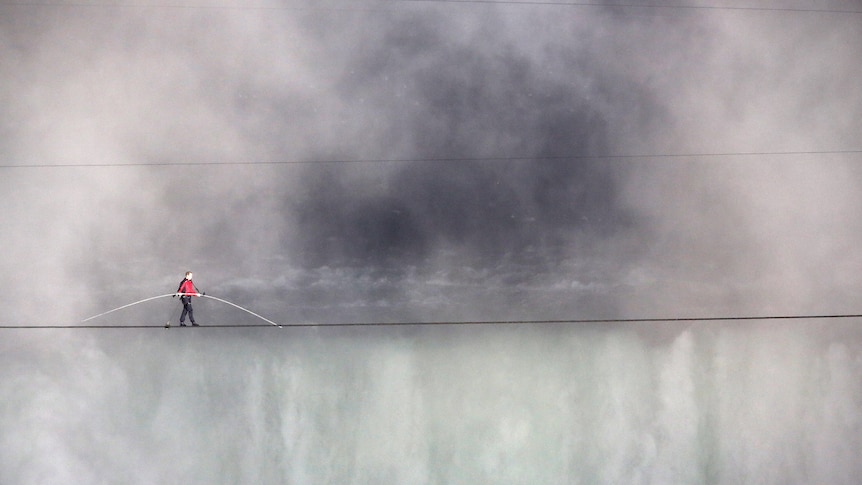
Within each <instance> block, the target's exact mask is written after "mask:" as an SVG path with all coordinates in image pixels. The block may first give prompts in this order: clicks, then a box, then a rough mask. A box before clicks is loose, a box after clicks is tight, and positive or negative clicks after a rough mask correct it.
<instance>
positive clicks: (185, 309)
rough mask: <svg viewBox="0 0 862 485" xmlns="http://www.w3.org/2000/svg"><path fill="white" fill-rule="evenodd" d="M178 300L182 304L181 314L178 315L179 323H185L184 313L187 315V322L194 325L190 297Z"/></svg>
mask: <svg viewBox="0 0 862 485" xmlns="http://www.w3.org/2000/svg"><path fill="white" fill-rule="evenodd" d="M180 300H182V302H183V313H182V314H181V315H180V323H183V322H185V321H186V313H188V314H189V320H190V321H191V322H192V323H195V313H194V310H192V297H190V296H182V297H180Z"/></svg>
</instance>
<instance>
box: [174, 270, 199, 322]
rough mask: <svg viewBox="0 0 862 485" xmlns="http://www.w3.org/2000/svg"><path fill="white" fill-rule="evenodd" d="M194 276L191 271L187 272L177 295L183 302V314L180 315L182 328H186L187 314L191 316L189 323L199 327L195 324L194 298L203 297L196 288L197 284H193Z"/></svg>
mask: <svg viewBox="0 0 862 485" xmlns="http://www.w3.org/2000/svg"><path fill="white" fill-rule="evenodd" d="M192 276H194V275H193V274H192V272H191V271H187V272H186V277H185V278H184V279H183V280H182V281H180V287H179V288H177V294H176V295H174V296H177V295H179V297H180V300H181V301H182V302H183V313H182V314H181V315H180V326H181V327H185V326H186V314H188V316H189V321H191V322H192V326H193V327H199V326H200V325H198V324H197V323H195V314H194V310H192V297H193V296H201V293H200V292H199V291H198V289H197V288H196V287H195V284H194V283H192Z"/></svg>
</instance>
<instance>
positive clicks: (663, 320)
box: [0, 295, 862, 329]
mask: <svg viewBox="0 0 862 485" xmlns="http://www.w3.org/2000/svg"><path fill="white" fill-rule="evenodd" d="M162 296H165V295H162ZM166 296H171V295H166ZM206 297H207V298H212V299H215V300H219V301H221V302H223V303H228V304H229V305H232V306H235V307H237V308H239V309H241V310H244V311H246V312H248V313H251V314H252V315H254V316H256V317H258V318H260V319H262V320H264V321H266V322H268V324H266V325H263V324H222V325H204V326H200V327H179V328H184V329H187V328H194V329H206V328H210V329H221V328H255V327H267V328H272V327H273V326H275V327H278V328H283V327H292V328H344V327H430V326H493V325H500V326H504V325H508V326H517V325H585V324H602V323H605V324H613V323H617V324H635V323H675V322H676V323H679V322H740V321H767V320H835V319H858V318H862V314H855V313H847V314H822V315H816V314H812V315H760V316H713V317H646V318H573V319H552V320H441V321H426V322H419V321H393V322H381V321H378V322H330V323H283V324H277V323H274V322H272V321H271V320H268V319H266V318H264V317H261V316H260V315H257V314H256V313H253V312H251V311H250V310H247V309H244V308H242V307H240V306H238V305H235V304H233V303H230V302H227V301H225V300H221V299H218V298H215V297H210V296H208V295H207V296H206ZM154 298H159V297H153V298H149V299H147V300H151V299H154ZM136 303H140V302H136ZM136 303H135V304H136ZM128 306H131V304H130V305H125V306H124V307H122V308H125V307H128ZM116 310H118V309H115V310H112V311H116ZM107 313H110V312H105V313H104V314H107ZM97 316H100V315H97ZM93 318H95V317H90V318H88V319H87V320H85V321H88V320H92V319H93ZM82 323H83V322H82ZM149 328H164V325H83V324H77V325H0V329H149ZM171 328H174V327H171Z"/></svg>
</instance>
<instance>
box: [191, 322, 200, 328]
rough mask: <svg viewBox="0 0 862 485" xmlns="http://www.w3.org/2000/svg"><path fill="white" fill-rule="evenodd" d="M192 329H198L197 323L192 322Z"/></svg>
mask: <svg viewBox="0 0 862 485" xmlns="http://www.w3.org/2000/svg"><path fill="white" fill-rule="evenodd" d="M192 327H200V325H198V324H197V323H195V322H192Z"/></svg>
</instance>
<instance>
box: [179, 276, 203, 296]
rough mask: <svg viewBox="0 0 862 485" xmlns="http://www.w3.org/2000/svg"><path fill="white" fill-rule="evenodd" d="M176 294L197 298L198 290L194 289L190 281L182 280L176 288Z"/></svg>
mask: <svg viewBox="0 0 862 485" xmlns="http://www.w3.org/2000/svg"><path fill="white" fill-rule="evenodd" d="M177 293H180V294H185V295H192V296H198V290H197V288H195V284H194V283H192V280H183V281H182V283H180V287H179V288H177Z"/></svg>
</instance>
